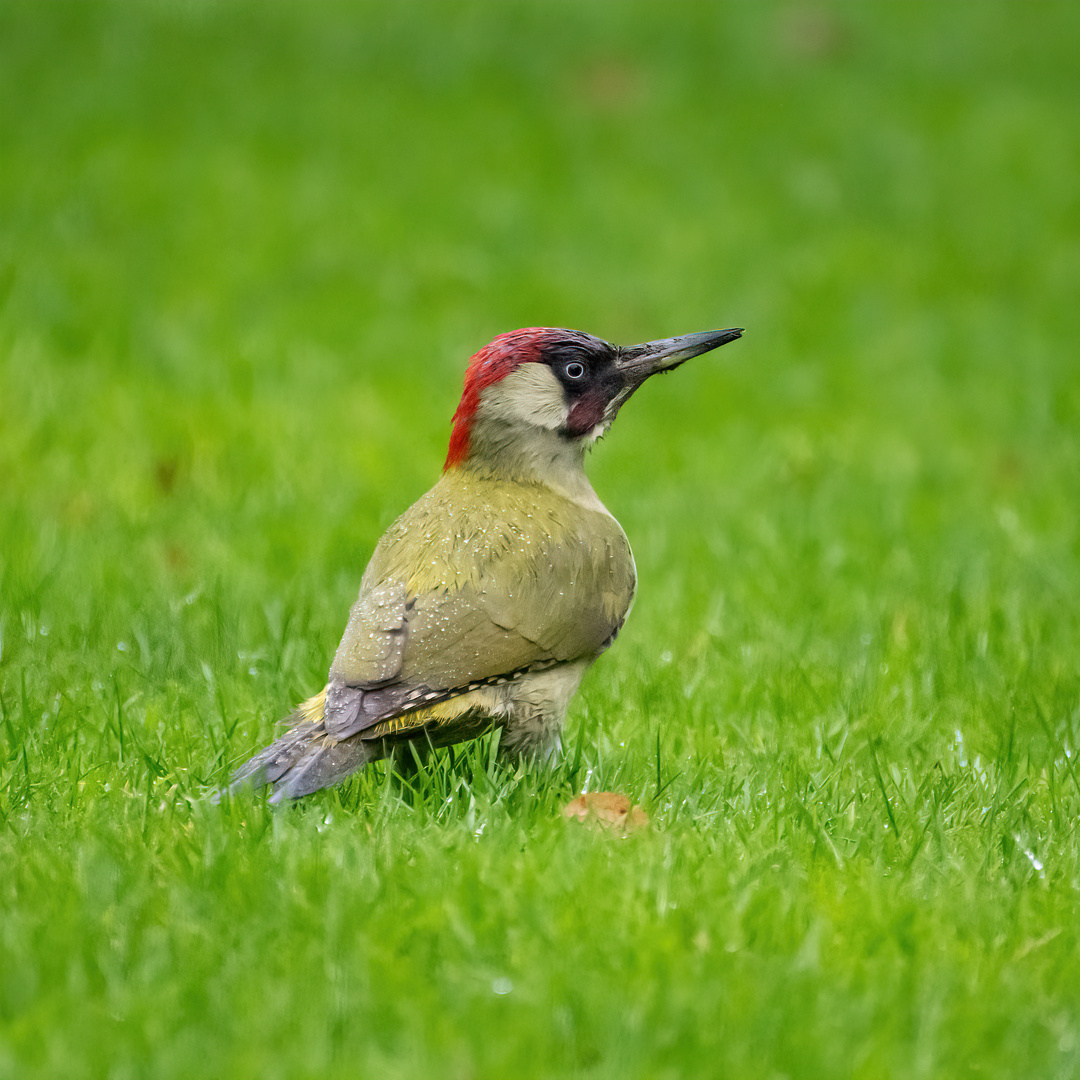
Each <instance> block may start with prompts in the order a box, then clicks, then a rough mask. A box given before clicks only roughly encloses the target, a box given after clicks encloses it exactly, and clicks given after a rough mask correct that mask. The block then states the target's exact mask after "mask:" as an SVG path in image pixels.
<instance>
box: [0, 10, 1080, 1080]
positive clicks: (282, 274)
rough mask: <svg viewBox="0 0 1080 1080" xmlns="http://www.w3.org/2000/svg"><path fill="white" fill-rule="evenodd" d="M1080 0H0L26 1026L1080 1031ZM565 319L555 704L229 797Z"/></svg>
mask: <svg viewBox="0 0 1080 1080" xmlns="http://www.w3.org/2000/svg"><path fill="white" fill-rule="evenodd" d="M1078 11H1080V9H1077V7H1076V6H1075V5H1074V4H1071V3H1040V4H1027V5H1019V4H1009V3H996V2H991V0H983V2H980V3H970V4H952V5H933V4H929V3H927V4H903V5H900V4H887V3H879V4H874V5H855V4H851V5H834V4H825V5H822V6H816V7H788V6H770V5H749V4H733V5H730V6H728V5H719V4H709V5H704V4H703V5H697V4H690V3H686V4H669V3H659V2H658V3H652V4H639V3H621V4H618V5H616V4H614V3H612V4H602V3H592V4H570V3H565V4H564V3H545V4H539V3H537V4H528V5H527V4H517V3H503V4H495V3H490V4H459V3H453V4H450V3H444V4H434V5H427V4H418V3H398V4H390V3H386V4H363V5H355V6H327V5H323V4H302V5H301V4H297V5H288V6H285V5H276V4H259V5H256V4H247V3H209V2H207V3H187V4H182V5H181V4H168V3H164V2H162V3H151V2H145V3H129V4H101V3H90V2H78V3H60V2H55V3H50V4H40V3H31V2H26V3H22V2H19V3H13V2H11V0H6V2H4V3H3V4H2V5H0V101H2V102H3V105H2V112H0V230H2V232H0V236H2V240H3V243H2V248H0V303H2V310H0V1075H2V1076H3V1077H5V1078H6V1077H12V1078H32V1077H61V1076H62V1077H65V1078H70V1080H79V1078H82V1077H109V1078H114V1080H125V1078H129V1077H130V1078H139V1077H154V1078H156V1080H168V1078H174V1077H206V1076H215V1077H218V1076H219V1077H238V1078H245V1077H252V1078H255V1077H257V1078H260V1080H273V1078H276V1077H282V1078H284V1077H288V1078H296V1077H312V1078H314V1077H318V1078H320V1080H330V1078H334V1077H343V1078H344V1077H350V1078H351V1077H365V1078H366V1077H372V1078H379V1080H394V1078H413V1077H416V1078H421V1077H425V1078H426V1077H449V1078H461V1080H465V1078H477V1080H481V1078H491V1080H502V1078H505V1077H545V1078H552V1080H562V1078H581V1080H593V1078H596V1080H599V1078H613V1080H614V1078H619V1080H625V1078H628V1077H642V1078H676V1077H714V1076H715V1077H739V1078H742V1077H746V1078H757V1077H760V1078H763V1080H764V1078H770V1080H778V1078H780V1077H792V1078H814V1077H819V1078H822V1080H843V1078H848V1077H851V1078H866V1080H877V1078H895V1080H921V1078H941V1080H953V1078H958V1077H1016V1078H1021V1077H1022V1078H1030V1077H1040V1078H1041V1077H1059V1078H1065V1077H1076V1076H1080V838H1078V832H1077V830H1078V823H1080V760H1078V757H1077V755H1078V753H1080V359H1078V348H1077V342H1078V341H1080V187H1078V183H1077V178H1078V177H1080V132H1078V129H1077V124H1076V102H1077V100H1080V14H1078ZM536 324H540V325H556V326H559V325H567V326H576V327H580V328H582V329H586V330H589V331H591V332H593V333H597V334H600V335H602V336H604V337H607V338H609V339H611V340H616V341H620V342H633V341H639V340H643V339H647V338H655V337H661V336H665V335H669V334H676V333H682V332H689V331H696V330H702V329H706V328H709V327H713V326H717V325H742V326H745V327H746V328H747V334H746V337H745V338H744V339H743V340H742V341H740V342H738V343H736V344H734V345H731V346H729V347H728V348H726V349H724V350H722V352H720V353H717V354H715V355H711V356H708V357H703V358H701V359H700V360H697V361H694V362H693V363H692V364H689V365H687V366H686V367H685V368H683V369H681V370H680V371H679V372H678V374H677V375H675V376H673V377H672V378H670V379H664V380H662V381H659V380H658V381H657V385H650V386H648V387H647V388H646V389H645V390H644V391H643V392H642V393H641V394H640V395H638V396H637V397H636V398H635V399H634V401H633V402H632V403H631V405H630V406H628V407H627V409H626V410H625V411H624V413H623V415H622V416H621V417H620V419H619V422H618V424H617V425H616V427H615V429H614V430H613V432H612V434H611V436H610V438H609V439H608V440H607V441H606V442H605V443H604V445H603V446H602V447H600V448H599V450H598V451H597V453H596V454H595V455H594V456H593V458H592V461H591V463H590V471H591V474H592V477H593V480H594V483H595V486H596V488H597V490H598V491H599V493H600V495H601V497H602V498H603V499H604V500H605V502H606V503H607V505H608V506H609V507H610V508H611V509H612V510H613V512H614V513H615V514H616V516H617V517H618V518H619V519H620V520H621V521H622V523H623V525H624V527H625V528H626V531H627V533H628V534H629V536H630V538H631V542H632V543H633V544H634V548H635V553H636V556H637V560H638V566H639V573H640V589H639V596H638V600H637V604H636V607H635V610H634V613H633V615H632V617H631V619H630V621H629V623H628V625H627V628H626V630H625V631H624V633H623V635H622V636H621V638H620V640H619V642H618V644H617V646H616V647H615V648H614V649H613V650H612V652H611V653H610V654H608V655H606V656H605V657H604V658H603V659H602V660H601V661H600V662H599V663H598V664H597V665H596V667H595V668H594V670H593V671H592V672H591V673H590V675H589V676H588V678H587V680H586V683H585V685H584V687H583V690H582V692H581V694H580V695H579V697H578V698H577V699H576V701H575V703H574V704H573V706H572V707H571V712H570V716H569V719H568V731H567V738H566V740H565V742H566V748H567V754H566V757H565V760H564V761H563V762H562V763H561V764H560V765H559V766H558V767H557V768H556V769H555V771H554V772H552V773H550V774H548V773H544V772H528V771H524V772H520V773H515V772H512V771H507V770H502V769H500V768H498V767H497V766H496V765H494V764H493V763H492V759H493V754H492V750H493V747H492V746H491V744H490V741H489V742H481V743H479V744H476V745H474V746H471V747H466V748H461V749H459V750H458V751H456V752H455V753H454V754H452V755H451V754H447V755H442V756H438V757H436V758H435V759H434V761H433V763H432V765H431V767H430V770H429V771H428V772H427V773H424V774H422V775H421V776H420V778H419V780H418V782H417V784H416V788H415V790H409V789H407V788H405V789H403V788H402V787H401V786H400V785H398V784H396V783H395V782H394V781H393V780H392V778H389V777H388V776H387V775H386V774H385V772H383V771H380V770H379V769H373V770H371V771H370V772H369V773H367V774H365V775H364V776H363V777H361V778H360V779H358V780H354V781H352V782H350V783H349V784H346V785H345V786H343V787H342V788H341V789H339V790H335V791H330V792H323V793H320V794H319V795H317V796H315V797H313V798H311V799H309V800H307V801H306V802H304V803H303V804H302V805H299V806H296V807H289V808H285V809H283V810H280V811H272V810H270V809H269V808H268V807H267V806H266V804H265V801H264V799H263V798H262V797H259V796H252V797H249V798H248V797H245V798H237V799H233V800H232V801H228V802H226V803H224V804H223V805H221V806H214V805H211V804H210V803H209V802H208V801H207V799H206V794H207V793H208V792H209V791H210V790H211V789H212V788H213V787H214V786H215V785H217V784H219V783H220V782H221V781H222V780H223V779H224V778H225V777H226V776H227V775H228V772H229V770H230V768H231V767H233V766H234V765H235V764H237V763H238V762H239V761H241V760H243V759H244V758H245V757H246V756H247V755H248V754H250V753H251V752H252V750H253V749H255V748H256V747H258V746H260V745H261V744H263V743H264V742H265V741H266V740H268V739H269V738H270V737H271V736H272V734H273V732H274V730H275V722H276V721H277V719H278V718H279V717H280V716H282V715H283V714H284V713H285V712H286V711H287V709H288V708H289V707H290V706H291V705H292V704H293V703H294V702H296V701H298V700H299V699H301V698H302V697H304V696H306V695H307V694H309V693H311V692H313V691H315V690H317V689H318V688H319V687H320V686H321V685H322V680H323V678H324V676H325V672H326V668H327V666H328V662H329V659H330V657H331V655H332V653H333V650H334V648H335V646H336V643H337V640H338V637H339V635H340V632H341V630H342V628H343V626H344V621H345V614H346V612H347V609H348V606H349V604H350V602H351V600H352V599H353V597H354V596H355V591H356V588H357V585H358V582H359V578H360V574H361V572H362V570H363V567H364V564H365V562H366V559H367V557H368V555H369V554H370V551H371V548H372V546H373V544H374V542H375V541H376V540H377V538H378V536H379V534H380V533H381V531H382V529H383V528H385V526H386V525H387V524H389V522H390V521H391V520H392V519H393V518H394V517H395V516H396V515H397V514H398V513H399V512H400V511H401V510H402V509H404V508H405V507H406V506H407V505H408V504H409V503H410V502H411V501H412V500H413V499H414V498H416V497H417V496H418V495H420V494H421V493H422V492H423V491H424V490H425V488H426V487H427V486H428V484H429V483H430V482H431V481H432V480H433V479H434V477H435V476H436V475H437V473H438V470H439V467H440V465H441V459H442V455H443V453H444V449H445V441H446V438H447V435H448V432H449V418H450V414H451V412H452V410H453V407H454V404H455V402H456V397H457V394H458V392H459V390H460V380H461V372H462V369H463V365H464V361H465V359H466V357H467V356H468V355H469V353H470V352H472V351H473V350H474V349H476V348H477V347H479V346H480V345H482V344H483V343H484V342H486V341H487V340H488V339H489V338H490V337H492V336H493V335H494V334H496V333H498V332H500V331H503V330H506V329H510V328H512V327H515V326H519V325H536ZM586 784H587V785H588V787H589V789H590V790H599V789H604V788H607V789H615V790H620V791H624V792H627V793H628V794H630V795H631V796H632V797H633V798H634V799H636V800H637V801H639V802H640V803H641V805H642V806H643V807H644V808H645V809H646V810H647V812H648V813H649V815H650V817H651V818H652V822H653V824H652V828H651V829H650V830H649V831H648V832H647V833H645V834H642V835H636V836H633V837H631V838H628V839H626V840H616V839H613V838H611V837H609V836H605V835H600V834H597V833H594V832H592V831H589V830H587V829H583V828H581V827H579V826H577V825H573V824H569V823H566V822H564V820H563V819H562V818H561V816H560V814H559V808H560V806H561V805H562V803H563V802H565V801H566V800H567V799H569V798H570V797H571V796H572V795H573V794H575V793H576V792H578V791H579V790H581V788H582V786H583V785H586ZM508 989H509V991H510V992H502V993H500V992H497V991H507V990H508Z"/></svg>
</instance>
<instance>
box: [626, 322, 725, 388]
mask: <svg viewBox="0 0 1080 1080" xmlns="http://www.w3.org/2000/svg"><path fill="white" fill-rule="evenodd" d="M738 337H742V327H741V326H740V327H735V328H732V329H728V330H706V331H705V332H704V333H701V334H683V335H681V336H680V337H671V338H663V339H661V340H660V341H646V342H645V343H644V344H643V345H628V346H625V347H623V348H620V349H619V350H618V353H617V354H616V358H615V367H616V368H617V369H618V370H619V371H621V372H622V373H623V374H624V375H625V376H627V378H628V380H629V381H630V382H631V383H633V384H640V383H642V382H644V381H645V380H646V379H647V378H648V377H649V376H650V375H655V374H656V373H657V372H660V371H671V370H672V368H677V367H678V366H679V365H680V364H682V363H685V362H686V361H687V360H689V359H691V358H692V357H694V356H700V355H701V354H702V353H707V352H711V351H712V350H713V349H718V348H720V346H721V345H726V344H727V343H728V342H729V341H734V340H735V339H736V338H738Z"/></svg>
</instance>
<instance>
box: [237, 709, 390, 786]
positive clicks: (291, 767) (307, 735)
mask: <svg viewBox="0 0 1080 1080" xmlns="http://www.w3.org/2000/svg"><path fill="white" fill-rule="evenodd" d="M325 707H326V690H323V691H322V692H321V693H319V694H316V695H315V697H313V698H309V699H308V700H307V701H305V702H304V703H303V704H302V705H300V706H299V707H298V708H297V709H296V711H295V712H294V713H293V714H292V715H291V716H290V717H289V718H288V719H287V720H286V723H289V724H292V725H293V726H292V727H291V728H290V730H289V731H287V732H286V733H285V734H284V735H282V737H281V738H280V739H278V740H277V741H276V742H273V743H271V744H270V745H269V746H268V747H266V748H265V749H264V750H261V751H259V753H257V754H256V755H255V756H254V757H253V758H251V760H250V761H247V762H245V763H244V764H243V765H241V766H240V768H239V769H237V771H236V772H235V773H234V774H233V778H232V781H231V783H230V784H229V791H230V792H235V791H238V790H240V789H241V788H245V787H264V786H265V785H267V784H273V785H274V794H273V796H272V797H271V799H270V801H271V802H274V803H277V802H281V801H282V800H284V799H299V798H301V797H302V796H304V795H310V794H311V793H312V792H313V791H318V790H319V788H324V787H330V786H331V785H332V784H336V783H337V782H338V781H339V780H343V779H344V778H345V777H346V776H348V775H349V774H350V773H353V772H356V770H357V769H360V768H363V766H364V765H366V764H367V763H368V762H369V761H371V760H373V759H374V758H376V757H379V756H380V748H379V747H378V745H377V744H372V743H371V742H365V741H364V740H362V739H360V738H359V737H358V736H355V737H353V738H351V739H345V740H344V741H342V742H338V741H337V740H335V739H333V738H332V737H331V736H329V735H327V733H326V726H325V724H324V710H325Z"/></svg>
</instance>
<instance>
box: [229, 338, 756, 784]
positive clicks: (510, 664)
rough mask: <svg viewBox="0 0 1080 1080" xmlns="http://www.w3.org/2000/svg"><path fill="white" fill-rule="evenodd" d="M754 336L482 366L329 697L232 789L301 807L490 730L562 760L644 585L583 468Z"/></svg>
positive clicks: (563, 349)
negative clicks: (677, 389) (394, 759)
mask: <svg viewBox="0 0 1080 1080" xmlns="http://www.w3.org/2000/svg"><path fill="white" fill-rule="evenodd" d="M741 334H742V331H741V330H710V331H707V332H706V333H703V334H687V335H686V336H684V337H674V338H667V339H665V340H663V341H650V342H647V343H646V344H644V345H634V346H630V347H620V346H617V345H610V344H608V343H607V342H606V341H601V340H600V339H599V338H595V337H593V336H592V335H590V334H584V333H581V332H580V331H577V330H553V329H545V328H535V327H534V328H530V329H526V330H514V331H511V332H510V333H508V334H502V335H500V336H499V337H497V338H495V340H494V341H493V342H491V344H490V345H488V346H486V347H485V348H483V349H481V350H480V352H478V353H477V354H476V355H475V356H474V357H473V358H472V360H471V361H470V363H469V367H468V370H467V372H466V374H465V390H464V393H463V394H462V397H461V403H460V404H459V405H458V408H457V412H456V413H455V414H454V419H453V430H452V433H451V436H450V449H449V453H448V454H447V458H446V467H445V469H444V470H443V474H442V476H441V477H440V478H439V481H438V482H437V483H436V484H435V486H434V487H433V488H432V489H431V490H430V491H429V492H428V493H427V494H426V495H425V496H424V497H423V498H421V499H420V500H419V502H417V503H416V504H414V505H413V506H412V507H411V508H410V509H409V510H407V511H406V512H405V513H404V514H403V515H402V516H401V517H400V518H398V520H397V521H396V522H395V523H394V524H393V525H391V526H390V529H389V530H388V531H387V533H386V535H385V536H383V538H382V539H381V540H380V541H379V543H378V545H377V546H376V548H375V552H374V554H373V555H372V557H371V562H370V563H369V564H368V567H367V570H366V571H365V573H364V577H363V580H362V581H361V583H360V597H359V599H358V600H357V602H356V604H355V605H354V606H353V608H352V611H351V613H350V615H349V622H348V625H347V626H346V628H345V636H344V637H343V638H342V639H341V644H340V645H339V646H338V650H337V653H336V654H335V656H334V662H333V664H332V665H331V667H330V678H329V682H328V684H327V686H326V688H325V689H324V690H323V691H322V693H320V694H318V695H317V696H315V697H313V698H311V699H310V700H309V701H307V702H305V703H304V704H303V705H301V706H300V707H299V708H298V709H297V710H296V712H295V713H294V714H293V715H292V716H291V717H290V718H289V720H290V722H292V724H293V727H292V729H291V730H290V731H289V732H288V733H287V734H285V735H284V736H283V737H282V738H280V739H278V740H277V742H275V743H274V744H273V745H271V746H268V747H267V748H266V749H265V750H263V751H262V752H261V753H259V754H256V755H255V757H253V758H252V759H251V760H250V761H248V762H247V764H245V765H244V766H242V767H241V768H240V769H239V771H238V772H237V773H236V775H235V776H234V778H233V787H234V788H236V787H238V786H241V785H245V784H255V785H261V784H273V785H274V788H275V792H274V797H273V800H274V801H278V800H281V799H283V798H289V799H295V798H299V797H300V796H302V795H307V794H309V793H310V792H313V791H316V790H318V789H319V788H322V787H327V786H329V785H330V784H334V783H336V782H337V781H339V780H341V779H342V778H343V777H345V776H348V775H349V774H350V773H352V772H354V771H355V770H357V769H359V768H361V767H362V766H364V765H365V764H367V762H369V761H373V760H376V759H378V758H382V757H385V756H387V755H391V754H393V753H394V752H395V751H396V750H399V749H406V750H407V749H408V747H407V744H408V743H409V742H416V743H418V744H419V745H420V746H421V747H422V748H426V747H428V746H445V745H447V744H449V743H453V742H458V741H460V740H463V739H469V738H473V737H474V736H477V735H480V734H482V733H483V732H485V731H488V730H490V729H492V728H493V727H500V728H502V736H501V742H500V751H501V752H504V753H509V754H522V753H527V754H532V755H537V756H541V757H544V756H548V755H550V754H552V753H553V752H555V751H557V750H558V748H559V731H560V728H561V726H562V722H563V716H564V714H565V713H566V708H567V705H568V704H569V702H570V699H571V697H573V695H574V692H575V691H576V690H577V688H578V684H579V683H580V682H581V677H582V675H584V673H585V670H586V668H588V666H589V665H590V664H591V663H592V662H593V661H594V660H595V659H596V658H597V657H598V656H599V655H600V654H601V653H602V652H603V651H604V650H605V649H606V648H607V647H608V646H609V645H610V644H611V643H612V641H614V640H615V635H616V634H618V632H619V630H620V628H621V627H622V625H623V622H624V621H625V619H626V616H627V614H628V613H629V611H630V604H631V602H632V601H633V599H634V589H635V586H636V572H635V568H634V558H633V555H632V554H631V553H630V545H629V543H628V541H627V539H626V535H625V534H624V533H623V531H622V529H621V528H620V526H619V523H618V522H617V521H616V520H615V519H614V518H613V517H612V516H611V514H610V513H608V511H607V509H606V508H605V507H604V504H603V503H602V502H601V501H600V500H599V499H598V498H597V496H596V492H595V491H593V488H592V485H591V484H590V483H589V481H588V479H587V478H586V476H585V469H584V456H585V451H586V449H587V448H588V447H589V446H591V444H592V443H594V442H595V441H596V440H597V439H598V438H599V437H600V436H602V435H603V434H604V433H605V432H606V431H607V429H608V428H609V427H610V426H611V423H612V421H613V420H614V419H615V415H616V413H617V412H618V411H619V409H620V407H621V406H622V405H623V403H624V402H625V401H626V400H627V398H629V397H630V395H631V394H633V393H634V391H635V390H637V388H638V387H639V386H641V384H642V383H643V382H644V381H645V380H646V379H647V378H648V377H649V376H650V375H655V374H656V373H657V372H664V371H670V370H671V369H672V368H675V367H678V365H679V364H681V363H683V361H685V360H689V359H690V358H691V357H693V356H698V355H700V354H701V353H705V352H708V351H709V350H710V349H715V348H717V347H718V346H720V345H724V344H726V343H727V342H729V341H733V340H734V339H735V338H737V337H739V336H740V335H741Z"/></svg>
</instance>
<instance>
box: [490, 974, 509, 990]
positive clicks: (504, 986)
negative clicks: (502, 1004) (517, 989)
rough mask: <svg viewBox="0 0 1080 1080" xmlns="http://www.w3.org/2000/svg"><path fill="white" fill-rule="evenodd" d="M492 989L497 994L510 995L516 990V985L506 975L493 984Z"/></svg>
mask: <svg viewBox="0 0 1080 1080" xmlns="http://www.w3.org/2000/svg"><path fill="white" fill-rule="evenodd" d="M491 989H492V991H493V992H494V993H496V994H509V993H510V992H511V991H512V990H513V989H514V984H513V983H512V982H511V981H510V980H509V979H508V978H506V976H505V975H504V976H502V977H501V978H498V979H495V980H494V981H493V982H492V984H491Z"/></svg>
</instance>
